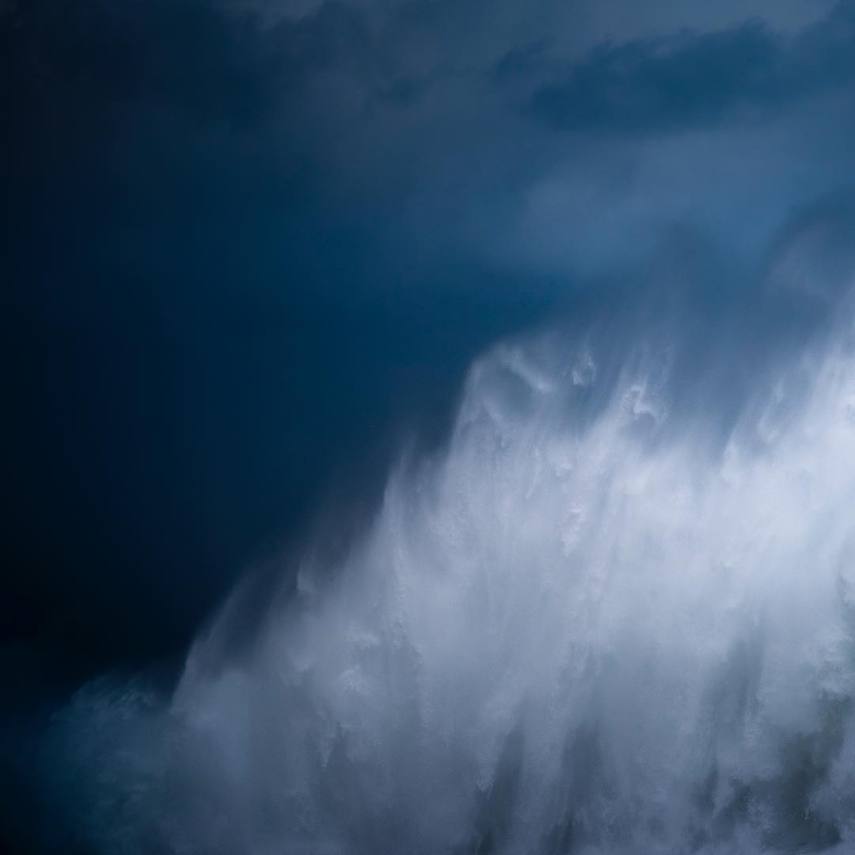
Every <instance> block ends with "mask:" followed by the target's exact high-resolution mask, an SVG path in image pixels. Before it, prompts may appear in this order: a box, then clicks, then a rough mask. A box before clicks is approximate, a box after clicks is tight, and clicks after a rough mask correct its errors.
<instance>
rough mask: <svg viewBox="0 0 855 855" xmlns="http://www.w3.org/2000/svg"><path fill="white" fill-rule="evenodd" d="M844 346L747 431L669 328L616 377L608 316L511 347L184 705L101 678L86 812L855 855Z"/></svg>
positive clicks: (205, 671)
mask: <svg viewBox="0 0 855 855" xmlns="http://www.w3.org/2000/svg"><path fill="white" fill-rule="evenodd" d="M839 340H842V336H836V337H835V341H834V342H832V343H826V344H825V345H822V346H819V345H814V346H812V347H810V348H805V352H804V353H803V354H802V355H801V356H799V357H797V358H795V359H794V360H792V361H790V362H789V363H788V364H787V366H786V367H782V368H780V369H779V370H778V371H777V372H776V373H775V379H774V382H771V383H769V384H766V383H765V382H764V383H762V384H761V385H762V388H760V389H758V390H757V391H756V393H755V394H752V395H749V396H747V397H746V399H745V400H744V401H743V402H741V404H740V410H739V413H740V415H739V416H738V418H736V419H735V421H733V422H731V423H729V424H728V426H727V430H726V432H725V433H722V429H721V427H720V425H719V426H718V427H713V426H711V424H710V421H711V420H712V419H711V417H710V412H704V408H700V409H698V410H697V411H696V412H692V411H691V407H689V408H687V407H683V409H682V410H679V416H678V415H677V410H678V409H679V401H678V400H677V399H678V398H679V395H680V394H683V395H684V397H686V394H685V392H684V393H679V392H677V391H675V388H674V384H673V382H672V377H673V374H674V370H675V366H674V364H673V353H672V351H671V350H669V348H667V347H664V346H663V347H661V348H657V347H655V346H654V347H652V348H651V347H649V346H646V347H639V348H638V349H637V350H636V351H633V349H632V348H626V350H627V352H628V353H629V356H627V357H626V358H625V359H624V360H623V362H622V365H621V368H620V370H619V371H617V372H614V371H612V372H611V373H609V372H608V371H606V369H604V367H603V365H602V354H603V353H606V352H607V351H608V342H602V341H601V342H600V343H599V344H592V343H591V341H593V339H592V340H591V341H588V342H587V343H586V341H585V340H584V338H582V339H579V340H578V341H571V342H569V343H568V342H567V341H563V342H562V341H560V337H553V338H551V339H550V338H542V339H539V340H535V341H528V342H522V343H511V344H506V345H503V346H501V347H499V348H497V349H496V350H494V351H493V352H491V353H489V354H487V355H486V356H484V357H483V358H482V359H481V360H480V361H479V362H478V363H477V364H476V365H475V366H474V367H473V369H472V371H471V375H470V377H469V380H468V383H467V387H466V390H465V394H464V396H463V401H462V404H461V407H460V411H459V415H458V418H457V422H456V426H455V428H454V432H453V436H452V437H451V439H450V442H449V444H448V446H447V449H446V450H445V451H444V452H442V453H441V454H439V455H437V456H435V457H433V458H431V459H429V460H423V461H420V462H419V461H416V462H414V461H410V462H408V463H406V464H402V465H401V466H400V467H399V469H398V470H397V471H396V473H395V474H394V475H393V477H392V478H391V479H390V481H389V484H388V488H387V490H386V494H385V498H384V501H383V503H382V507H381V509H380V510H379V513H378V515H377V517H376V520H375V521H374V523H373V524H372V526H371V527H370V530H368V531H367V532H366V533H365V535H364V537H363V538H362V539H361V541H360V542H359V543H358V544H357V545H356V546H355V547H354V548H353V550H352V551H351V553H350V554H349V556H348V557H347V559H346V560H345V561H344V563H343V566H340V567H337V568H328V567H323V566H320V567H319V566H313V565H312V564H311V562H310V561H308V560H307V561H306V562H305V563H304V566H303V567H302V568H301V571H300V577H299V585H298V594H297V595H296V596H295V597H291V598H285V597H283V598H282V602H281V604H280V603H277V604H273V605H272V606H271V609H270V612H269V614H268V615H267V616H266V617H265V619H264V620H263V622H262V623H261V625H260V626H259V627H258V629H257V633H256V635H255V638H254V641H253V642H252V643H251V644H250V645H249V646H248V648H247V649H246V650H244V651H243V653H242V654H240V655H235V656H233V657H225V658H223V657H222V655H221V653H220V651H221V649H222V639H221V636H222V633H224V632H225V629H223V628H221V627H220V626H218V625H215V626H214V628H213V630H212V632H211V633H210V636H209V637H206V638H205V639H202V640H200V641H199V642H198V644H197V646H196V648H195V649H194V651H193V653H192V654H191V656H190V658H189V661H188V663H187V667H186V671H185V674H184V677H183V679H182V681H181V684H180V686H179V688H178V690H177V692H176V693H175V695H174V697H173V698H172V699H171V701H170V702H169V704H168V705H167V707H166V708H162V707H161V706H160V705H159V704H158V703H157V702H152V703H151V704H150V705H149V706H146V704H147V701H146V699H145V698H144V697H141V696H138V695H136V694H135V693H134V691H133V690H130V689H127V690H124V691H120V692H116V691H113V690H108V689H105V688H104V687H103V686H97V685H96V686H95V687H92V688H90V689H88V690H86V691H84V692H83V693H82V694H81V695H80V697H79V698H78V701H77V703H76V706H75V708H74V709H73V710H72V711H71V712H70V713H69V715H68V724H67V727H68V732H70V733H71V734H72V735H73V739H74V740H75V742H76V745H77V751H78V752H79V757H78V761H77V762H78V763H79V767H78V768H82V769H87V770H91V769H95V770H97V771H96V774H95V775H94V776H93V777H94V780H93V781H90V782H89V783H87V784H83V783H79V782H78V784H76V786H79V787H81V788H82V792H83V795H81V796H80V799H81V802H80V804H81V805H85V807H81V808H80V813H81V816H84V815H85V818H84V820H83V822H82V827H83V828H84V832H83V833H84V836H86V837H87V839H89V840H91V841H94V845H95V846H96V848H98V849H99V850H100V851H104V852H111V853H112V852H149V851H169V852H173V851H174V852H182V853H184V852H186V853H249V855H268V853H303V852H305V853H330V854H331V855H332V853H342V855H345V853H359V855H362V853H372V855H375V854H378V855H383V853H408V855H415V853H446V852H471V853H475V852H478V853H488V852H492V853H515V854H516V853H520V855H523V853H525V855H535V853H540V852H568V853H585V855H594V853H603V855H606V853H656V852H663V853H682V852H695V851H697V852H704V853H713V852H716V853H733V852H745V853H756V852H761V851H763V852H765V851H772V852H775V851H780V852H793V851H819V850H822V851H825V850H826V849H829V850H830V851H839V852H852V851H855V715H853V706H852V703H853V697H855V356H853V354H852V353H851V350H850V348H849V347H848V346H846V345H844V344H839V343H836V342H837V341H839ZM752 368H753V367H752V366H751V365H746V366H745V370H746V371H751V370H752ZM606 374H608V375H609V376H608V378H606ZM696 392H697V390H696ZM693 400H698V401H703V400H704V395H703V389H701V390H700V393H699V394H695V396H694V398H693ZM714 405H715V400H714V399H713V398H712V397H711V398H710V400H709V407H708V408H707V409H708V410H712V408H713V407H714ZM331 570H334V572H331ZM227 611H228V610H227ZM223 622H224V623H225V622H226V618H225V617H224V618H223Z"/></svg>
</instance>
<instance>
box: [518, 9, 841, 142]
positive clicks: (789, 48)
mask: <svg viewBox="0 0 855 855" xmlns="http://www.w3.org/2000/svg"><path fill="white" fill-rule="evenodd" d="M853 24H855V20H853V15H852V11H851V9H849V8H847V7H844V6H841V7H839V8H838V9H837V10H836V11H835V13H833V14H832V15H831V16H830V18H829V19H828V20H826V21H823V22H822V23H820V24H818V25H816V26H814V27H812V28H810V29H809V30H807V31H806V32H805V33H803V34H801V35H799V36H798V37H796V38H789V37H785V36H782V35H780V34H776V33H774V32H772V31H771V30H770V29H769V28H768V26H766V25H765V24H763V23H761V22H759V21H750V22H748V23H746V24H743V25H741V26H738V27H734V28H731V29H728V30H724V31H721V32H711V33H691V32H683V33H680V34H677V35H673V36H667V37H662V38H656V39H647V40H639V41H632V42H629V43H625V44H606V45H602V46H599V47H597V48H595V49H594V50H593V51H592V52H591V54H590V55H589V56H588V57H587V58H586V59H585V60H584V61H582V62H579V63H577V64H574V65H572V66H571V68H570V69H569V72H568V73H566V74H563V75H561V76H560V77H559V79H558V80H555V81H552V82H550V83H547V84H546V85H544V86H542V87H540V88H539V89H538V90H537V91H536V92H535V94H534V95H533V97H532V98H531V101H530V105H529V109H530V112H531V114H532V115H534V116H536V117H537V118H539V119H541V120H542V121H544V122H546V123H547V124H549V125H550V126H552V127H554V128H557V129H560V130H565V131H579V132H585V131H588V132H594V133H609V134H618V135H620V134H627V133H630V134H632V133H662V132H670V131H679V130H685V129H692V128H697V127H703V126H709V125H713V124H715V123H718V122H721V121H723V120H726V119H732V118H737V117H740V116H743V117H749V118H750V117H752V116H753V117H756V116H757V113H758V112H760V113H763V112H765V111H769V110H774V109H776V108H780V107H782V106H784V105H786V104H788V103H791V102H793V101H795V100H798V99H802V98H804V97H806V96H808V95H814V94H816V93H819V92H822V91H824V90H827V89H833V88H837V87H841V86H844V85H845V84H847V83H848V82H850V81H851V80H852V78H853V76H855V61H853V59H852V57H853V55H855V54H853V51H852V47H853V45H855V26H853Z"/></svg>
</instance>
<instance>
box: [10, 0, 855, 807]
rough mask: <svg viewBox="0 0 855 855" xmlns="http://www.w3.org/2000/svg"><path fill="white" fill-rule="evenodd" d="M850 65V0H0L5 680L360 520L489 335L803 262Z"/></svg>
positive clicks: (165, 639) (826, 191) (845, 222)
mask: <svg viewBox="0 0 855 855" xmlns="http://www.w3.org/2000/svg"><path fill="white" fill-rule="evenodd" d="M853 84H855V6H853V4H851V3H848V2H840V3H833V2H829V0H777V2H762V0H751V2H746V0H742V2H730V0H724V1H723V2H719V3H715V4H711V3H708V2H700V0H698V2H687V3H681V4H674V3H667V2H656V3H653V4H641V3H636V2H630V0H625V2H624V0H619V2H602V0H572V2H553V0H537V2H520V0H492V2H489V3H488V2H485V0H342V1H341V2H333V0H268V2H264V0H241V2H238V0H76V1H75V0H0V182H2V188H3V193H2V201H3V207H2V212H1V213H0V217H2V221H1V222H0V225H2V228H0V265H2V267H0V281H2V283H3V288H2V295H3V307H2V308H3V311H2V324H3V329H2V335H0V341H2V344H3V349H2V370H3V381H4V382H3V398H4V401H3V414H4V415H3V416H2V421H0V424H2V428H0V430H2V435H1V436H2V453H3V457H4V464H3V470H4V474H3V483H4V485H5V488H6V489H5V493H6V499H7V502H6V510H5V512H4V514H3V523H4V532H3V547H4V556H3V569H2V575H1V576H0V586H2V587H0V661H3V662H4V663H5V669H4V670H5V671H6V673H7V679H6V680H5V681H4V682H5V683H6V691H7V692H8V703H6V704H4V707H5V708H6V710H7V711H8V714H7V715H6V716H5V718H6V719H8V720H10V721H12V720H14V721H15V722H16V723H17V724H16V726H20V723H21V722H25V723H26V722H29V721H30V719H31V717H33V716H34V710H36V708H37V706H38V705H39V704H41V702H42V701H43V700H44V699H45V698H53V697H54V696H61V695H62V694H63V693H64V692H66V691H67V690H68V689H69V688H70V687H73V686H74V685H76V684H77V683H78V682H79V681H80V680H82V679H85V678H87V677H89V676H91V675H93V674H96V673H100V672H102V671H104V670H105V669H113V668H125V669H127V668H131V669H133V668H138V667H146V666H150V665H152V664H154V663H158V662H162V661H170V659H176V658H180V656H181V655H182V653H183V651H184V650H185V648H186V645H187V644H188V642H189V641H190V640H191V639H192V637H193V635H194V633H195V632H196V631H197V629H198V628H199V626H200V624H201V623H202V622H203V621H204V620H205V618H206V617H208V616H209V615H210V614H211V613H212V610H213V609H214V608H215V607H216V605H217V604H218V603H220V602H222V600H223V598H224V596H225V595H226V593H227V592H228V591H229V590H230V588H231V586H232V585H233V584H234V582H235V580H236V579H237V578H238V577H239V576H240V574H241V573H242V572H244V571H245V570H246V569H247V568H248V567H252V566H256V565H258V564H264V563H265V562H267V561H269V560H270V559H271V557H272V556H274V555H277V554H279V553H280V552H281V551H282V549H283V545H284V544H293V543H296V542H298V541H299V540H300V538H301V537H302V536H303V535H304V534H305V532H306V530H307V528H309V527H311V524H312V522H313V520H315V519H316V518H317V515H318V514H321V513H324V512H326V513H328V514H329V513H330V509H331V508H334V509H335V514H336V518H337V519H338V520H340V522H339V526H340V528H341V533H342V536H345V537H346V534H347V522H346V521H347V520H348V519H354V518H355V519H358V518H359V514H360V513H363V512H364V511H365V510H367V509H370V507H371V503H372V501H373V499H374V497H375V496H376V494H377V490H378V489H379V487H380V486H381V485H382V482H383V475H384V472H385V467H386V465H387V464H388V461H389V460H390V457H391V455H393V454H394V453H395V451H396V450H397V449H398V448H399V447H400V445H401V443H402V442H404V441H405V438H406V437H409V436H411V435H413V434H415V435H417V436H418V437H420V438H421V440H422V441H425V442H435V441H437V440H439V439H441V437H442V430H443V426H444V424H445V419H446V418H447V417H448V414H449V412H450V410H451V408H452V406H453V402H454V400H455V396H456V394H457V390H458V384H459V382H460V379H461V377H462V375H463V372H464V371H465V368H466V366H467V364H468V363H469V361H470V360H471V358H472V357H473V356H474V355H475V354H476V353H478V352H479V351H480V350H482V349H483V348H484V347H485V346H487V345H488V344H489V343H490V342H492V341H494V340H495V339H496V338H497V337H500V336H502V335H506V334H509V333H511V332H515V331H517V330H520V329H524V328H526V327H528V326H530V325H532V324H537V323H539V322H541V321H542V320H543V319H544V318H547V317H551V316H553V315H554V314H556V313H559V312H560V313H570V314H571V315H572V314H573V313H574V312H582V311H586V310H587V307H589V306H590V305H592V304H596V305H599V306H601V307H602V306H608V305H610V304H613V303H618V302H620V301H622V300H625V299H628V298H629V296H631V292H632V289H633V288H635V287H643V286H641V285H639V284H638V283H642V282H647V281H649V280H650V279H651V277H656V276H659V275H660V273H661V271H663V270H665V271H667V276H668V277H670V280H672V281H677V282H679V281H681V279H682V277H684V276H687V271H692V280H693V281H694V282H696V283H699V284H697V285H695V286H693V287H697V288H698V289H699V291H700V292H702V294H701V296H700V297H699V299H701V300H702V301H706V302H707V303H709V304H715V303H716V302H717V301H719V300H723V301H727V300H731V299H732V294H733V292H734V290H739V289H743V288H744V289H755V290H756V291H757V292H758V293H759V290H760V289H761V288H768V287H774V288H777V289H783V290H784V291H793V292H798V293H802V292H808V291H810V290H811V287H812V286H811V277H810V272H811V270H812V265H814V264H816V263H819V262H817V258H818V257H821V258H822V259H824V261H823V262H822V263H823V264H825V265H830V266H831V267H832V268H834V269H837V268H836V267H835V265H836V264H837V261H835V259H837V260H840V259H842V258H844V257H846V258H848V257H849V256H847V252H848V249H847V248H848V246H849V245H850V243H851V241H850V238H851V225H852V223H853V216H852V211H853V204H852V200H853V198H855V197H853V195H852V189H853V188H852V179H851V176H852V175H853V174H855V171H853V170H854V169H855V145H853V140H855V86H853ZM841 265H842V266H841V269H842V268H843V267H845V265H843V264H842V262H841ZM839 266H840V265H839ZM823 281H824V282H826V283H828V282H830V283H832V284H831V285H826V286H824V287H826V288H829V287H832V288H833V287H834V282H835V278H834V276H833V275H832V276H825V277H824V278H823ZM758 283H761V284H758ZM769 283H772V285H771V286H770V285H769ZM686 287H687V288H688V287H689V285H686ZM814 296H815V297H816V296H818V298H819V301H820V303H821V302H822V300H823V299H825V298H826V297H827V296H828V295H827V294H819V295H814ZM39 709H42V708H41V707H39ZM32 720H33V721H35V720H36V719H35V718H33V719H32ZM25 729H26V728H25ZM9 732H10V733H11V732H12V731H11V730H10V731H9ZM18 732H19V731H18V730H15V733H16V734H17V733H18ZM17 738H18V737H17V735H16V736H15V737H14V739H17ZM7 753H8V752H7ZM7 753H4V754H3V755H2V758H4V759H3V763H4V764H6V765H7V767H8V768H9V769H10V770H12V772H13V774H18V772H19V769H18V765H17V764H18V763H19V761H18V760H14V761H13V760H8V761H7V760H6V759H5V757H6V756H7ZM13 766H14V769H13ZM0 771H2V770H0ZM18 795H19V796H20V798H21V799H25V798H26V794H24V795H21V794H20V793H19V794H18Z"/></svg>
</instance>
